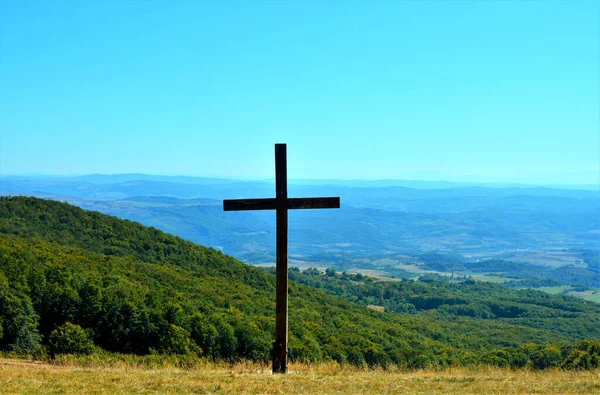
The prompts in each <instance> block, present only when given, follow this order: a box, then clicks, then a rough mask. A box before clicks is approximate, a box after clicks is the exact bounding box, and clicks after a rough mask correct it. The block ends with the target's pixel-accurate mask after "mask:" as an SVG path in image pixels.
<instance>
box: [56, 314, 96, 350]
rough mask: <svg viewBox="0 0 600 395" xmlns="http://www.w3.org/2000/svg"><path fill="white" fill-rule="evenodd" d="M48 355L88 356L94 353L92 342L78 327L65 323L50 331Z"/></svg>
mask: <svg viewBox="0 0 600 395" xmlns="http://www.w3.org/2000/svg"><path fill="white" fill-rule="evenodd" d="M49 347H50V354H51V355H52V356H55V355H56V354H78V355H88V354H91V353H92V352H93V351H94V342H93V341H92V340H91V339H90V337H89V335H88V333H87V332H86V331H85V330H84V329H83V328H82V327H80V326H79V325H75V324H71V323H70V322H66V323H65V324H63V325H61V326H59V327H58V328H56V329H55V330H53V331H52V333H51V334H50V338H49Z"/></svg>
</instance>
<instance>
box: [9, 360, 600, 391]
mask: <svg viewBox="0 0 600 395" xmlns="http://www.w3.org/2000/svg"><path fill="white" fill-rule="evenodd" d="M83 391H85V392H86V393H90V394H91V393H107V392H108V393H132V392H136V393H137V392H153V393H240V392H243V393H269V394H278V393H300V394H302V393H384V392H387V393H440V392H444V393H573V394H584V393H598V391H600V372H599V371H591V372H590V371H586V372H564V371H558V370H553V371H545V372H533V371H528V370H516V371H511V370H504V369H498V368H494V369H487V368H486V369H482V370H472V369H471V370H465V369H449V370H444V371H415V372H397V371H384V370H371V371H367V370H357V369H354V368H342V367H340V366H339V365H337V364H320V365H297V364H292V365H291V373H290V374H288V375H285V376H284V375H272V374H270V372H269V371H268V367H266V366H264V365H252V364H240V365H233V366H231V365H212V364H207V365H201V366H198V367H194V368H190V369H182V368H176V367H169V366H165V367H154V368H147V367H146V368H144V367H140V366H136V365H135V364H134V365H131V364H127V363H123V364H121V365H119V364H117V365H113V366H102V364H101V362H98V364H93V363H92V364H89V363H83V364H77V363H68V362H67V363H63V364H49V363H42V362H33V361H25V360H14V359H1V360H0V392H1V393H23V392H26V393H40V392H44V393H80V392H83Z"/></svg>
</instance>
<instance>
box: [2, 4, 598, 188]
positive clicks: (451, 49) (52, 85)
mask: <svg viewBox="0 0 600 395" xmlns="http://www.w3.org/2000/svg"><path fill="white" fill-rule="evenodd" d="M0 9H1V10H2V11H1V12H0V133H1V134H0V155H1V157H0V166H1V167H0V172H1V173H2V174H22V173H41V174H87V173H106V174H112V173H132V172H141V173H149V174H167V175H198V176H217V177H233V178H267V177H269V178H270V177H273V144H274V143H276V142H286V143H288V169H289V177H290V178H346V179H353V178H363V179H384V178H412V179H415V178H422V179H430V178H437V179H448V180H458V179H465V178H469V177H471V178H477V179H478V180H483V181H486V180H487V181H493V180H500V179H501V180H502V181H506V180H515V181H523V180H528V181H530V182H535V181H538V182H557V183H569V182H574V183H579V182H582V183H593V182H597V180H598V171H599V170H600V71H599V70H600V61H599V58H600V43H599V40H600V39H599V37H600V2H598V1H593V0H590V1H564V2H559V1H547V2H546V1H526V2H518V1H500V2H492V1H464V2H459V1H430V2H427V1H425V2H416V1H385V2H352V1H337V2H321V1H320V2H317V1H305V2H275V1H267V2H251V1H246V2H243V1H235V2H208V1H183V0H178V1H143V2H142V1H93V2H90V1H35V2H27V1H2V2H1V6H0Z"/></svg>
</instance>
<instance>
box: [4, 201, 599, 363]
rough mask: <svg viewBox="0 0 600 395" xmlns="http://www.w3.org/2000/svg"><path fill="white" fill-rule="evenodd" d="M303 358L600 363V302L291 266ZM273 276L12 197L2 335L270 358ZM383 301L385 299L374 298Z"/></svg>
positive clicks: (28, 345) (148, 233) (56, 205)
mask: <svg viewBox="0 0 600 395" xmlns="http://www.w3.org/2000/svg"><path fill="white" fill-rule="evenodd" d="M290 278H291V280H292V283H291V285H290V358H291V359H292V360H300V361H322V360H335V361H338V362H340V363H349V364H354V365H358V366H366V365H368V366H388V365H391V364H394V365H398V366H401V367H406V368H419V367H444V366H449V365H471V364H480V363H487V364H494V365H501V366H505V365H510V366H514V367H521V366H530V367H534V368H547V367H553V366H563V367H565V368H590V367H597V366H598V364H599V355H600V342H599V341H598V339H599V338H600V329H599V328H600V310H599V307H600V306H599V305H597V304H594V303H591V302H586V301H582V300H578V299H575V298H571V297H567V296H562V295H556V296H551V295H548V294H545V293H542V292H537V291H526V290H522V291H514V290H510V289H508V288H506V287H502V286H499V285H492V284H484V283H479V282H475V281H465V282H463V283H450V282H444V281H439V280H436V279H431V280H426V279H424V280H425V281H413V280H403V281H398V282H380V281H376V280H374V279H372V278H368V277H364V276H360V275H348V274H346V273H341V274H338V273H335V272H334V271H333V270H330V271H328V272H327V273H325V274H323V273H321V272H319V271H318V270H308V271H305V272H304V273H301V272H299V271H291V274H290ZM274 283H275V281H274V276H273V275H272V274H269V273H267V272H264V271H261V270H259V269H257V268H253V267H250V266H247V265H245V264H243V263H242V262H240V261H238V260H236V259H234V258H232V257H229V256H226V255H224V254H222V253H221V252H219V251H217V250H214V249H210V248H205V247H202V246H199V245H195V244H193V243H190V242H188V241H185V240H183V239H181V238H178V237H175V236H171V235H169V234H166V233H163V232H161V231H158V230H156V229H154V228H147V227H144V226H142V225H140V224H138V223H134V222H131V221H126V220H121V219H117V218H115V217H111V216H107V215H103V214H100V213H96V212H91V211H86V210H83V209H80V208H77V207H74V206H71V205H68V204H66V203H60V202H55V201H49V200H42V199H37V198H24V197H13V198H0V348H2V349H4V350H8V351H15V352H21V353H36V352H37V353H46V352H47V353H50V354H57V353H64V352H79V353H89V352H94V350H95V349H97V348H102V349H105V350H109V351H114V352H123V353H135V354H148V353H153V352H156V353H165V354H181V355H197V356H201V357H206V358H213V359H224V360H238V359H250V360H255V361H268V360H269V358H270V352H271V345H272V337H273V332H274V305H275V303H274V289H275V287H274ZM373 307H383V309H384V310H385V311H383V312H382V311H380V310H381V309H374V308H373Z"/></svg>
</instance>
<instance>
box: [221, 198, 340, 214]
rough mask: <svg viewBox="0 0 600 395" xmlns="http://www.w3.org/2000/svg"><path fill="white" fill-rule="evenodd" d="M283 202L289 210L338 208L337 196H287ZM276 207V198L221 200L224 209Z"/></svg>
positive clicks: (271, 208)
mask: <svg viewBox="0 0 600 395" xmlns="http://www.w3.org/2000/svg"><path fill="white" fill-rule="evenodd" d="M285 202H286V205H285V208H287V209H290V210H297V209H311V208H340V198H339V197H318V198H288V199H286V200H285ZM276 208H277V199H276V198H270V199H228V200H223V210H224V211H245V210H275V209H276Z"/></svg>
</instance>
